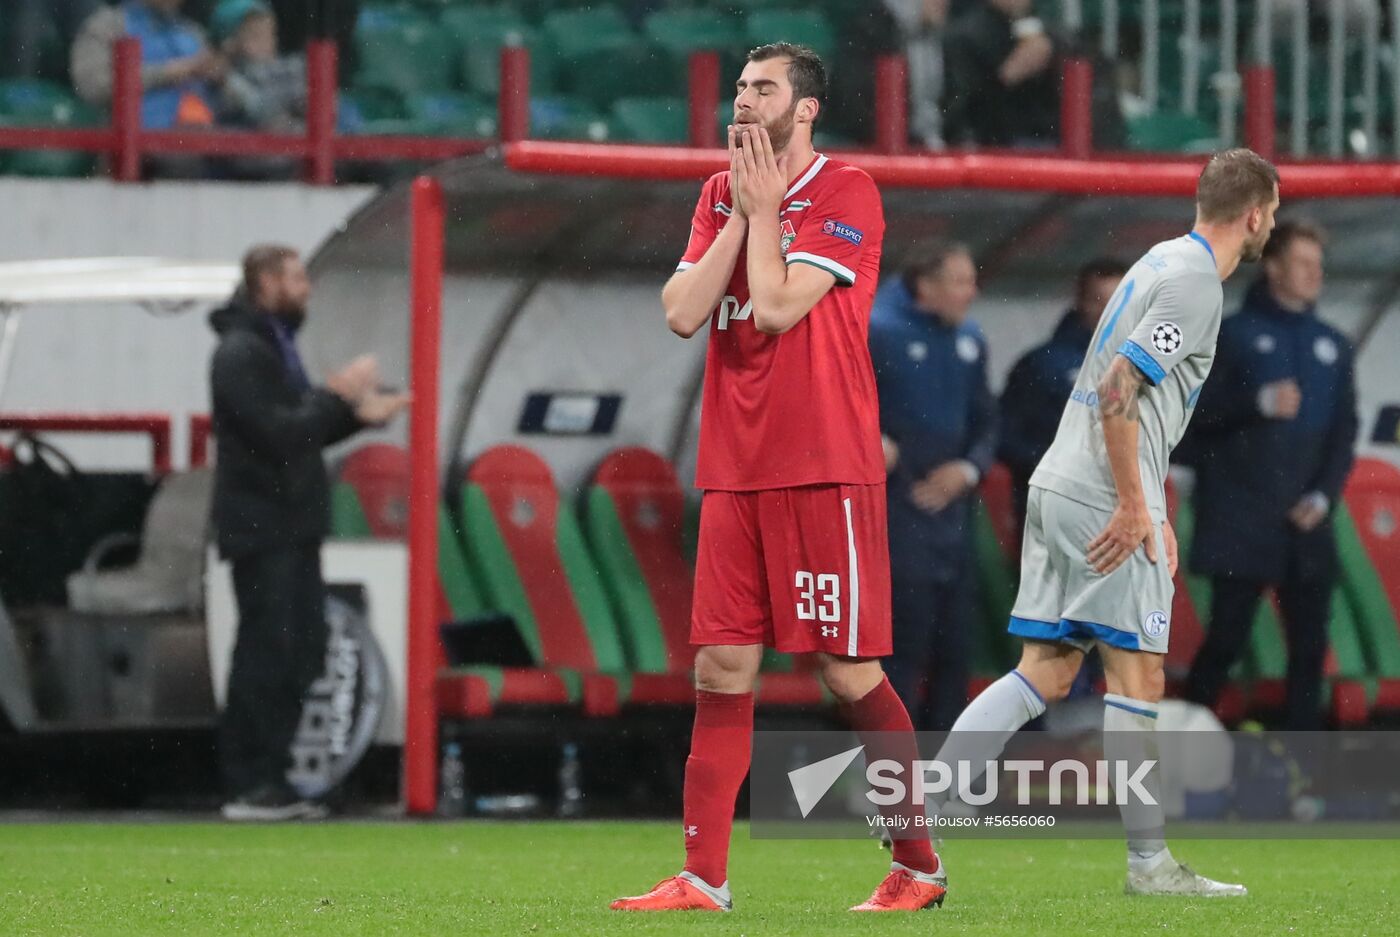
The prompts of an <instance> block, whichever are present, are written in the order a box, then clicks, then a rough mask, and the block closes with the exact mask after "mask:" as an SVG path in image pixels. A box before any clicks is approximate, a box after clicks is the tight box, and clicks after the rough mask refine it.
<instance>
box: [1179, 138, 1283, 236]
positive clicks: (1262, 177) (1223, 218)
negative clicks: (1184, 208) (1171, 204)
mask: <svg viewBox="0 0 1400 937" xmlns="http://www.w3.org/2000/svg"><path fill="white" fill-rule="evenodd" d="M1277 185H1278V170H1277V169H1275V168H1274V164H1273V163H1271V162H1269V161H1268V160H1267V159H1265V158H1264V157H1262V156H1260V155H1259V154H1258V153H1256V152H1254V151H1253V150H1250V149H1246V148H1244V147H1237V148H1236V149H1233V150H1222V151H1221V152H1219V153H1216V154H1215V155H1214V156H1212V157H1211V158H1210V162H1208V163H1206V165H1205V168H1204V169H1202V170H1201V177H1200V179H1199V180H1197V182H1196V210H1197V212H1198V213H1199V214H1200V216H1201V220H1202V221H1211V222H1216V223H1224V222H1229V221H1234V220H1235V219H1236V218H1238V217H1239V216H1240V215H1243V214H1244V213H1245V212H1247V211H1249V210H1250V209H1252V208H1257V207H1259V206H1261V205H1267V204H1269V203H1270V202H1271V201H1273V198H1274V188H1275V187H1276V186H1277Z"/></svg>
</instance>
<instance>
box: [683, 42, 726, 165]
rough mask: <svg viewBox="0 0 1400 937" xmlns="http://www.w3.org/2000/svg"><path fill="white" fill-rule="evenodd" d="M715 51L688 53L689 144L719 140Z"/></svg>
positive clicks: (705, 145)
mask: <svg viewBox="0 0 1400 937" xmlns="http://www.w3.org/2000/svg"><path fill="white" fill-rule="evenodd" d="M718 111H719V53H718V52H692V53H690V132H689V139H690V145H691V146H694V147H700V148H704V147H711V146H716V145H717V144H718V143H719V140H718V137H719V125H718V121H717V120H716V119H715V117H716V113H717V112H718Z"/></svg>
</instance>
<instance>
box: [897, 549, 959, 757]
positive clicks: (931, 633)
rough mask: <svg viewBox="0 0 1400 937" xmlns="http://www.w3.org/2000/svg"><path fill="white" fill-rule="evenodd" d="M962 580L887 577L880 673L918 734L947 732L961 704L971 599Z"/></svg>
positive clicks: (925, 577) (956, 716)
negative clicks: (889, 620)
mask: <svg viewBox="0 0 1400 937" xmlns="http://www.w3.org/2000/svg"><path fill="white" fill-rule="evenodd" d="M966 580H967V577H966V576H958V577H957V578H955V579H953V580H952V581H950V582H938V581H935V580H933V579H930V578H929V577H927V576H902V575H900V573H899V571H898V570H895V571H894V572H893V576H892V582H891V585H892V587H893V588H892V593H891V600H892V602H891V608H892V612H893V618H894V651H893V653H891V654H890V656H889V657H888V658H887V659H886V660H885V673H886V674H887V675H888V676H889V678H890V685H891V686H893V687H894V690H895V692H896V693H898V694H899V698H900V699H901V700H903V701H904V706H905V708H907V709H908V710H909V718H910V719H912V720H913V722H914V728H915V729H918V730H920V731H925V732H943V731H946V730H948V729H951V728H952V727H953V722H954V720H956V719H957V718H958V714H959V713H960V712H962V709H963V707H964V706H965V705H966V704H967V678H968V671H969V666H970V662H969V660H968V657H969V654H970V642H969V640H968V629H969V628H970V627H971V622H970V620H969V617H970V606H971V604H972V596H971V590H970V589H969V588H968V586H967V583H966Z"/></svg>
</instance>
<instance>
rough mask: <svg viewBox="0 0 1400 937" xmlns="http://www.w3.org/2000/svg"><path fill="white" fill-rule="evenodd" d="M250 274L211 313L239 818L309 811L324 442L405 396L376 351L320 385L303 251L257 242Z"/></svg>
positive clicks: (319, 655)
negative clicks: (382, 380) (304, 765)
mask: <svg viewBox="0 0 1400 937" xmlns="http://www.w3.org/2000/svg"><path fill="white" fill-rule="evenodd" d="M243 270H244V282H243V285H242V287H241V288H240V289H239V291H238V293H237V294H236V295H235V296H234V298H233V299H232V300H231V301H230V302H229V304H228V305H226V306H224V307H223V308H222V309H219V310H217V311H216V312H214V313H213V315H211V316H210V324H211V325H212V326H213V328H214V331H215V332H217V333H218V335H219V344H218V347H217V348H216V349H215V351H214V357H213V362H212V365H211V368H210V385H211V397H212V399H213V415H214V437H215V440H216V441H217V444H218V459H217V462H216V466H215V470H214V503H213V522H214V527H215V531H216V539H217V543H218V545H219V550H220V552H221V553H222V554H223V556H224V557H225V558H226V559H228V560H229V561H231V563H232V564H233V586H234V595H235V598H236V600H237V603H238V640H237V644H236V646H235V647H234V652H233V666H232V669H231V671H230V673H229V684H228V699H227V702H226V705H225V707H224V713H223V718H222V723H221V726H220V740H219V744H220V761H221V765H222V770H223V775H224V781H225V784H226V786H227V788H228V792H229V794H230V795H231V797H232V799H231V800H230V801H229V803H227V804H226V805H225V807H224V813H225V815H226V816H228V817H229V818H230V819H286V818H291V817H295V816H301V815H305V814H306V813H308V812H309V811H310V810H311V809H312V808H311V805H307V804H303V803H300V802H299V801H298V799H297V798H296V796H295V795H294V794H293V792H292V791H291V790H290V788H289V787H288V785H287V782H286V771H287V766H288V761H289V756H290V745H291V741H292V738H293V736H294V735H295V732H296V727H297V722H298V720H299V719H300V716H301V701H302V697H303V695H304V693H305V691H306V688H307V687H308V686H309V685H310V683H311V681H312V680H313V679H314V678H315V676H316V675H317V674H318V673H319V672H320V667H321V664H322V662H323V660H324V658H325V653H326V626H325V618H324V604H325V587H324V585H323V583H322V580H321V559H320V550H321V541H322V540H323V539H324V538H325V535H326V532H327V527H328V523H329V502H330V498H329V483H328V481H327V478H326V469H325V465H324V463H323V462H322V460H321V450H322V449H323V448H324V447H326V446H329V445H331V444H332V443H335V442H338V441H340V440H342V439H345V438H346V437H348V436H350V435H351V434H353V433H354V432H356V431H357V430H359V429H360V428H362V427H364V426H366V425H370V424H376V423H382V422H384V421H387V420H388V419H390V418H391V417H392V416H393V415H394V414H395V413H396V412H398V410H400V409H402V407H403V406H404V405H405V404H406V402H407V401H406V399H405V398H402V397H399V396H396V395H390V394H384V393H381V392H380V391H379V390H378V383H379V379H378V373H377V367H376V365H375V362H374V359H373V358H369V357H365V358H360V359H357V360H356V361H354V362H352V363H351V364H350V365H348V366H347V367H346V368H345V369H343V370H342V371H340V372H338V373H337V374H335V375H333V376H332V377H331V378H330V379H329V380H328V381H327V382H326V386H325V387H314V386H312V384H311V381H310V379H309V378H308V376H307V374H306V369H305V368H304V367H303V365H302V362H301V356H300V355H299V354H298V352H297V348H296V344H295V339H296V333H297V330H298V329H299V328H300V326H301V323H302V321H303V320H304V318H305V316H306V304H307V300H308V298H309V294H310V286H309V282H308V280H307V276H306V269H305V267H304V266H303V265H302V262H301V259H300V258H299V257H298V256H297V254H296V252H295V251H293V250H291V249H290V248H285V247H277V246H264V247H256V248H254V249H253V250H251V251H249V253H248V255H247V257H245V258H244V263H243Z"/></svg>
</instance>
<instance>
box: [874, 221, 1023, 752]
mask: <svg viewBox="0 0 1400 937" xmlns="http://www.w3.org/2000/svg"><path fill="white" fill-rule="evenodd" d="M921 253H922V256H923V259H922V260H921V261H920V262H919V263H916V264H915V265H914V266H912V267H910V268H909V269H908V270H907V271H905V273H904V275H903V276H902V277H900V278H897V279H895V280H893V281H891V282H889V283H887V284H885V286H884V287H882V288H881V290H880V292H879V294H878V295H877V297H876V300H875V307H874V311H873V313H872V315H871V319H870V353H871V359H872V361H873V363H874V366H875V382H876V385H877V387H878V389H879V395H880V429H881V432H882V434H883V442H884V447H885V465H886V468H887V469H888V471H889V483H888V484H889V488H888V499H889V531H890V572H891V580H892V609H893V615H894V653H893V654H892V655H891V656H890V658H889V659H888V661H887V662H886V668H885V671H886V673H888V674H889V678H890V683H891V684H893V685H894V688H895V690H896V691H897V692H898V693H899V695H900V697H901V698H902V699H903V700H904V703H905V705H906V706H907V707H908V708H909V712H910V715H911V716H912V718H913V719H914V723H915V725H916V727H917V728H920V729H928V730H943V729H947V728H949V727H950V726H951V725H952V724H953V720H954V719H955V718H956V717H957V715H958V712H959V711H960V710H961V709H962V706H963V704H964V703H965V702H966V700H967V677H968V657H969V653H970V643H971V642H970V640H969V638H970V636H969V633H968V631H969V629H970V628H971V627H972V624H971V621H970V620H969V612H970V611H971V605H972V601H973V598H974V595H973V590H972V589H971V588H970V585H969V584H970V581H971V580H972V579H973V578H974V577H973V572H974V570H973V568H972V567H971V565H970V564H969V562H968V555H969V551H970V547H971V532H972V527H971V495H972V494H973V492H974V490H975V489H976V487H977V483H978V481H979V480H980V479H981V477H982V475H983V474H984V473H985V472H986V471H987V469H988V468H989V467H990V466H991V462H992V455H993V451H994V449H995V446H996V401H995V399H994V398H993V397H992V394H991V391H990V390H989V389H988V387H987V344H986V340H985V338H984V337H983V335H982V330H981V329H980V328H978V327H977V325H976V323H974V322H972V321H971V320H969V319H968V317H967V314H968V309H969V307H971V305H972V301H973V300H974V299H975V298H976V297H977V267H976V265H975V264H974V263H973V259H972V254H971V252H969V250H968V249H967V248H966V247H964V246H963V245H961V244H953V243H940V244H935V245H933V246H931V247H929V248H926V249H925V250H923V251H922V252H921ZM925 682H927V692H926V693H925V692H923V690H924V684H925Z"/></svg>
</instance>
